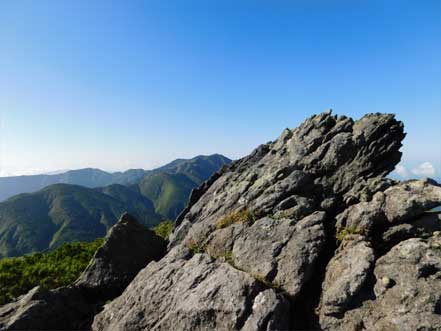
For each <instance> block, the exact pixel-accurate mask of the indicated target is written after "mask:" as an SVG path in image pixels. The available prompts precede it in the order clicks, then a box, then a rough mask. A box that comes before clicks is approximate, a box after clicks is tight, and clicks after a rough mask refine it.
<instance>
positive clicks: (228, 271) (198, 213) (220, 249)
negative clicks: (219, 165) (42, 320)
mask: <svg viewBox="0 0 441 331" xmlns="http://www.w3.org/2000/svg"><path fill="white" fill-rule="evenodd" d="M403 138H404V133H403V125H402V123H400V122H398V121H396V120H395V119H394V116H393V115H385V114H369V115H366V116H365V117H363V118H362V119H360V120H358V121H355V122H354V121H353V120H352V119H350V118H347V117H344V116H342V117H337V116H333V115H332V114H331V113H330V112H326V113H323V114H320V115H317V116H313V117H311V118H310V119H308V120H306V121H305V122H304V123H303V124H301V125H300V126H299V127H298V128H296V129H293V130H289V129H286V130H285V131H284V132H283V133H282V135H281V136H280V137H279V138H278V139H277V140H276V141H274V142H269V143H267V144H265V145H261V146H259V147H258V148H257V149H256V150H255V151H254V152H253V153H252V154H251V155H250V156H248V157H245V158H244V159H241V160H239V161H236V162H234V163H233V164H231V165H230V166H228V167H227V168H224V169H223V170H222V171H221V172H219V173H217V174H215V175H214V176H213V177H212V178H210V180H209V181H207V182H206V183H204V184H203V185H202V186H201V187H200V188H198V189H197V190H195V191H194V192H193V193H192V195H191V197H190V202H189V205H188V206H187V208H186V209H185V210H184V212H183V213H182V214H181V215H180V216H179V217H178V219H177V222H176V226H175V228H174V231H173V233H172V235H171V237H170V244H169V249H170V252H169V253H168V255H167V256H166V257H165V258H164V259H163V260H161V261H159V263H152V264H150V265H148V266H147V267H146V268H145V269H144V270H143V271H142V272H140V273H139V274H138V276H137V277H136V278H135V279H134V281H133V282H132V283H131V284H130V286H129V287H128V288H127V289H126V290H125V291H124V293H123V294H122V295H121V296H120V297H118V298H117V299H115V300H114V301H113V302H112V303H110V304H108V305H106V306H105V308H104V311H103V312H101V313H100V314H98V315H97V316H96V317H95V320H94V324H93V329H94V330H109V329H112V330H123V329H134V330H137V329H143V328H144V329H149V328H154V329H182V330H206V329H213V328H222V329H241V328H244V329H258V330H260V329H272V330H275V329H293V328H296V327H300V325H305V323H297V322H298V321H299V320H301V319H306V318H310V316H303V314H304V312H306V311H308V309H309V308H311V307H309V306H310V305H313V304H317V303H318V299H319V298H318V296H319V293H320V290H319V289H320V288H321V280H322V279H323V277H324V273H325V267H326V264H327V261H328V260H329V258H330V257H332V254H333V250H334V249H335V248H334V246H335V243H334V235H333V227H334V223H335V216H336V213H338V212H341V211H343V210H345V209H346V208H347V206H348V205H349V204H355V203H357V202H360V201H369V200H370V198H371V196H373V195H374V194H376V193H377V192H378V191H384V190H386V189H387V188H389V187H391V186H392V185H393V184H394V183H395V182H393V181H389V180H386V179H384V178H383V176H384V175H386V174H387V173H389V172H390V171H391V170H393V168H394V166H395V165H396V163H397V162H398V161H399V159H400V156H401V153H400V152H399V148H400V146H401V140H402V139H403ZM354 187H356V188H357V189H354ZM360 192H362V193H360ZM360 245H361V246H357V247H354V248H353V249H351V250H350V251H349V252H348V253H347V256H348V257H347V259H351V258H356V257H357V254H358V253H359V252H363V253H365V252H366V259H368V261H369V262H368V266H365V265H364V263H363V261H360V265H357V263H356V262H354V263H353V264H352V265H351V264H350V262H349V261H347V263H348V268H349V267H351V266H352V267H354V268H356V270H357V272H358V273H359V275H358V276H357V281H358V282H359V283H360V285H356V286H355V287H354V286H352V284H351V285H350V286H349V287H350V289H349V290H348V292H347V294H346V295H347V297H348V298H346V299H343V301H342V302H343V303H342V304H341V308H340V309H341V310H344V309H345V308H346V305H345V302H346V301H350V298H351V297H352V296H353V295H356V292H357V291H359V290H360V288H361V287H362V286H361V285H362V284H363V283H364V276H363V272H364V271H366V269H369V268H370V267H371V265H372V263H373V261H374V255H373V252H372V248H371V246H370V245H369V244H368V243H367V242H363V244H360ZM363 245H365V246H363ZM177 252H181V253H177ZM182 252H187V253H182ZM346 252H347V251H346ZM346 252H345V253H342V254H346ZM192 254H196V255H194V256H193V257H189V255H190V256H191V255H192ZM335 265H337V262H335ZM338 268H340V269H342V270H343V269H344V268H343V267H335V269H336V270H338ZM220 275H222V277H221V276H220ZM351 280H352V279H351V277H350V275H348V276H347V280H346V283H351ZM333 285H334V286H335V289H338V288H344V287H345V286H346V285H345V281H343V282H340V283H338V282H333ZM250 288H251V289H252V290H251V291H250ZM314 288H315V289H318V290H314ZM308 290H311V293H312V292H314V294H311V296H314V298H308V295H307V292H308ZM335 291H337V290H335ZM316 293H318V294H316ZM315 296H317V298H316V297H315ZM227 298H228V299H227ZM327 298H328V299H329V302H331V301H332V300H333V299H332V292H328V296H327ZM305 299H306V301H307V302H306V301H305ZM336 300H338V299H336ZM302 302H305V304H304V305H303V306H305V307H302ZM147 303H148V304H147ZM231 303H234V306H235V307H236V308H235V310H234V312H233V310H232V306H231ZM306 306H308V307H306ZM327 306H329V305H327ZM246 307H248V308H246ZM282 311H285V312H286V311H288V314H286V315H285V316H284V317H281V316H283V314H282V315H279V314H280V312H282ZM308 314H309V311H308ZM269 316H271V319H269ZM270 320H271V323H269V321H270ZM282 326H283V327H282ZM302 327H303V326H302ZM306 327H310V326H308V325H307V326H306Z"/></svg>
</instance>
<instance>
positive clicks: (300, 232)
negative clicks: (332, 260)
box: [205, 212, 326, 298]
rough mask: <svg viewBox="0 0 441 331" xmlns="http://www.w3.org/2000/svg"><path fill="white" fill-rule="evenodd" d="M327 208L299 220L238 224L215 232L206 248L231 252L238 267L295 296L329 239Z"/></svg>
mask: <svg viewBox="0 0 441 331" xmlns="http://www.w3.org/2000/svg"><path fill="white" fill-rule="evenodd" d="M325 219H326V216H325V213H324V212H316V213H314V214H312V215H310V216H307V217H305V218H303V219H302V220H300V221H299V222H297V223H296V222H293V221H292V220H289V219H272V218H269V217H266V218H262V219H260V220H257V221H256V222H254V223H253V224H252V225H249V226H247V225H245V224H243V223H241V224H235V225H233V226H231V227H228V228H225V229H220V230H217V231H215V232H213V233H212V235H211V236H210V238H208V240H207V242H206V248H205V249H206V251H207V252H208V253H209V254H211V255H212V256H215V257H224V258H225V256H227V260H228V261H229V262H230V263H231V264H232V265H234V266H235V267H236V268H238V269H240V270H243V271H245V272H247V273H249V274H251V275H253V276H255V277H258V278H260V279H265V281H267V282H268V283H272V284H273V286H275V287H277V288H280V289H283V290H284V291H285V292H286V293H287V294H289V295H290V296H291V297H292V298H294V297H295V296H296V295H297V294H298V293H299V291H300V290H301V289H302V286H303V285H304V284H305V283H306V282H307V281H308V280H309V278H310V276H311V274H312V272H313V270H314V267H315V263H316V261H317V259H318V258H319V256H320V253H321V251H322V249H323V246H324V243H325V239H326V237H325V230H324V222H325Z"/></svg>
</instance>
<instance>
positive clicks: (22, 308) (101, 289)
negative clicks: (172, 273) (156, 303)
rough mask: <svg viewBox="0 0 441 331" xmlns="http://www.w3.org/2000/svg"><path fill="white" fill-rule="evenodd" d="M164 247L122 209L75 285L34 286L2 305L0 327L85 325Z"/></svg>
mask: <svg viewBox="0 0 441 331" xmlns="http://www.w3.org/2000/svg"><path fill="white" fill-rule="evenodd" d="M165 249H166V243H165V241H164V240H163V239H162V238H160V237H158V236H156V235H155V234H154V233H153V232H152V231H150V230H148V229H147V228H146V227H144V226H143V225H140V224H139V223H138V222H137V221H136V220H135V219H134V218H133V217H132V216H130V215H129V214H124V215H123V216H122V217H121V218H120V220H119V221H118V223H116V224H115V225H114V226H113V227H112V228H111V229H110V230H109V233H108V235H107V236H106V240H105V242H104V244H103V245H102V246H101V247H100V248H99V249H98V250H97V252H96V253H95V255H94V257H93V258H92V260H91V262H90V264H89V266H88V267H87V268H86V270H85V271H84V273H83V274H82V275H81V276H80V278H79V279H78V280H77V281H76V282H75V283H74V284H72V285H71V286H68V287H61V288H58V289H55V290H50V291H48V290H44V289H42V288H39V287H36V288H34V289H33V290H31V291H30V292H29V293H28V294H26V295H24V296H22V297H20V298H18V299H17V300H16V301H14V302H12V303H10V304H8V305H6V306H3V307H1V308H0V330H3V329H5V330H11V329H13V330H15V329H20V330H82V329H87V328H88V327H89V326H90V324H91V322H92V320H93V316H94V315H95V314H96V312H97V311H98V310H99V308H100V307H101V306H102V303H103V302H104V301H105V300H108V299H113V298H114V297H116V296H118V295H119V294H121V292H122V290H123V289H124V288H125V287H126V286H127V285H128V284H129V283H130V281H131V280H132V279H133V278H134V277H135V276H136V274H137V273H138V271H139V270H140V269H142V268H143V267H145V266H146V265H147V264H148V263H149V262H151V261H153V260H157V259H159V258H160V257H161V256H162V255H163V254H164V252H165Z"/></svg>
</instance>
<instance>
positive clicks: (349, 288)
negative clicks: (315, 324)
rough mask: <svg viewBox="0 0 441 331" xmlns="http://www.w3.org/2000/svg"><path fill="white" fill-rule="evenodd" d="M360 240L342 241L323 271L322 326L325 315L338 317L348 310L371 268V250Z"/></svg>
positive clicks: (372, 258)
mask: <svg viewBox="0 0 441 331" xmlns="http://www.w3.org/2000/svg"><path fill="white" fill-rule="evenodd" d="M360 239H361V238H359V239H358V240H357V239H355V240H347V241H346V240H345V241H343V243H342V245H341V246H340V247H339V248H338V250H337V252H336V254H335V255H334V257H333V258H332V259H331V261H330V262H329V264H328V266H327V268H326V276H325V281H324V283H323V293H322V300H321V304H320V306H321V307H320V318H321V320H322V323H323V324H326V323H324V322H323V320H326V318H327V316H328V315H334V316H338V315H339V314H341V313H343V312H344V311H345V310H346V309H347V308H348V307H350V305H351V303H352V302H351V301H353V300H354V297H355V296H356V295H357V294H358V293H359V292H360V290H361V289H362V287H363V285H364V284H365V283H366V281H367V279H368V277H369V273H370V271H371V269H372V268H373V264H374V251H373V249H372V247H371V246H370V245H369V243H368V242H366V241H363V240H360Z"/></svg>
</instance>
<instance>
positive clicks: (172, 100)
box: [0, 0, 441, 175]
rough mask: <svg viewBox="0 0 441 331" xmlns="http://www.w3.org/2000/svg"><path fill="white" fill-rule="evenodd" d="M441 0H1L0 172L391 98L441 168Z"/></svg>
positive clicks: (420, 151) (84, 163) (216, 138)
mask: <svg viewBox="0 0 441 331" xmlns="http://www.w3.org/2000/svg"><path fill="white" fill-rule="evenodd" d="M440 18H441V1H439V0H433V1H431V0H426V1H406V0H401V1H394V0H390V1H383V0H381V1H375V0H369V1H367V0H365V1H362V0H348V1H329V0H323V1H314V0H305V1H295V0H292V1H283V0H280V1H278V0H276V1H269V0H268V1H263V0H262V1H258V0H255V1H245V0H244V1H241V0H235V1H230V0H222V1H217V0H212V1H209V0H204V1H202V0H201V1H190V0H182V1H148V0H145V1H136V0H131V1H125V0H121V1H109V0H106V1H104V0H103V1H93V0H84V1H82V0H75V1H60V0H53V1H45V0H39V1H34V0H29V1H25V0H21V1H17V0H3V1H1V2H0V111H1V127H0V130H1V131H0V140H1V141H0V146H1V149H0V157H1V158H0V173H1V174H2V175H7V174H9V175H11V174H25V173H35V172H46V171H52V170H57V169H75V168H81V167H98V168H102V169H104V170H122V169H127V168H138V167H141V168H151V167H154V166H158V165H160V164H163V163H165V162H167V161H170V160H172V159H174V158H178V157H192V156H195V155H197V154H211V153H222V154H224V155H226V156H229V157H231V158H239V157H242V156H244V155H246V154H248V153H249V152H250V151H251V150H252V149H253V148H254V147H256V146H257V145H258V144H260V143H264V142H267V141H269V140H273V139H275V138H276V137H277V136H278V135H279V134H280V132H281V131H282V129H283V128H285V127H290V128H293V127H296V126H297V125H298V124H299V123H300V122H301V121H302V120H303V119H304V118H305V117H308V116H310V115H312V114H314V113H318V112H321V111H323V110H326V109H328V108H332V109H333V110H334V112H335V113H336V114H345V115H349V116H352V117H354V118H359V117H361V116H362V115H363V114H364V113H366V112H392V113H395V114H396V115H397V117H398V119H400V120H403V121H404V122H405V125H406V131H407V133H408V135H407V138H406V140H405V142H404V147H403V152H404V157H403V159H402V163H401V165H400V168H399V173H401V174H405V173H406V172H407V174H411V173H412V171H413V172H414V173H416V174H418V173H419V174H421V173H422V174H429V175H430V174H433V173H435V174H436V175H439V174H440V172H441V168H440V166H441V41H440V36H441V19H440Z"/></svg>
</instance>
